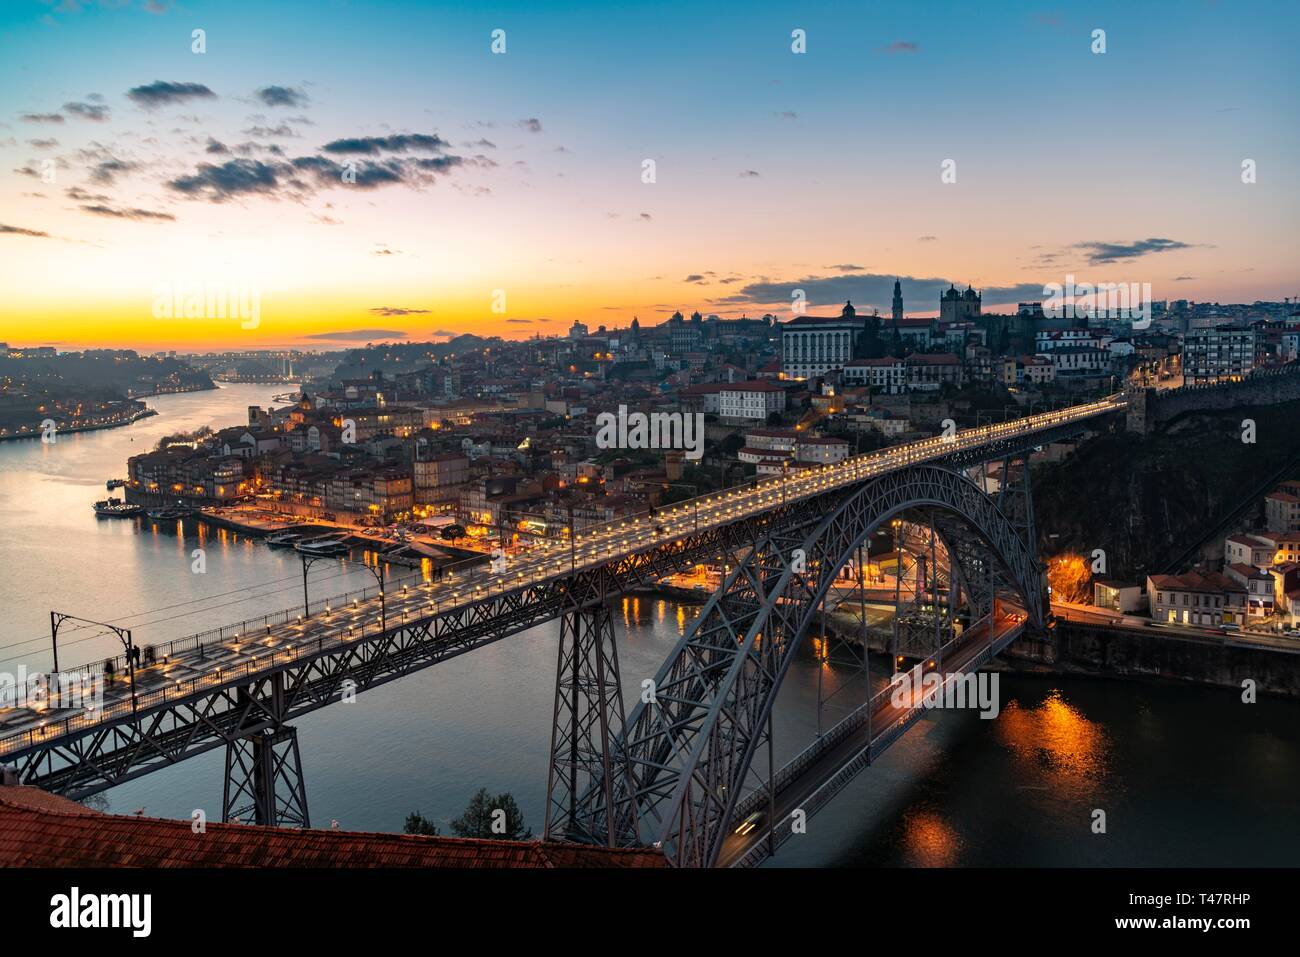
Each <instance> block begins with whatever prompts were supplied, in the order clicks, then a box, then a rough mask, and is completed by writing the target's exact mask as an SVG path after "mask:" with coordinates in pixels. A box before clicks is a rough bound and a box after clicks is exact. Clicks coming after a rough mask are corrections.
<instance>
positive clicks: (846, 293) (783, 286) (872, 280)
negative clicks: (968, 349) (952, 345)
mask: <svg viewBox="0 0 1300 957" xmlns="http://www.w3.org/2000/svg"><path fill="white" fill-rule="evenodd" d="M895 278H897V279H899V280H900V281H901V282H902V284H903V299H904V301H905V302H906V303H907V305H908V307H909V308H911V309H915V310H916V311H918V312H921V311H925V312H932V311H937V310H938V308H939V296H940V295H941V294H942V293H943V291H944V290H945V289H947V288H948V287H949V285H953V283H952V281H951V280H948V279H942V278H938V277H916V276H898V277H895V276H894V275H893V274H890V275H884V274H877V273H857V274H849V275H844V276H807V277H805V278H803V279H797V280H790V281H785V282H776V281H768V280H764V281H761V282H753V283H750V284H748V285H746V286H744V287H742V288H741V290H740V291H739V292H738V293H737V294H736V295H734V296H729V297H727V298H725V299H717V300H713V301H714V302H715V303H718V304H724V305H725V304H742V305H743V304H761V305H771V304H775V303H787V304H788V303H789V302H791V299H792V296H791V294H792V293H793V291H794V290H795V289H802V290H803V291H804V294H805V295H806V296H807V297H808V301H809V303H816V304H818V305H816V306H814V307H813V308H814V309H816V308H830V307H832V306H833V305H834V304H838V303H843V302H844V301H845V300H852V301H853V303H854V305H855V306H856V307H857V308H858V310H859V311H862V310H863V309H867V308H871V307H873V306H874V307H876V308H879V309H881V310H887V308H888V306H889V304H890V303H891V302H892V300H893V296H894V280H895ZM963 285H964V284H963ZM980 292H981V294H982V295H983V302H984V305H985V307H988V306H991V305H998V304H1004V303H1016V302H1021V301H1024V300H1027V299H1041V298H1042V297H1043V285H1042V283H1018V284H1016V285H1012V286H989V287H985V288H984V289H981V290H980Z"/></svg>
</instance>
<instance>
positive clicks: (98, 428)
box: [0, 408, 158, 442]
mask: <svg viewBox="0 0 1300 957" xmlns="http://www.w3.org/2000/svg"><path fill="white" fill-rule="evenodd" d="M157 414H158V413H157V412H156V411H155V410H154V409H149V408H144V409H141V410H139V411H138V412H134V413H132V414H131V416H130V417H129V418H126V419H123V420H122V421H120V422H101V423H98V424H96V425H60V426H56V427H55V429H54V436H55V441H57V440H58V436H60V435H72V434H73V433H75V432H102V431H103V430H105V429H120V428H122V426H124V425H131V424H132V423H133V422H139V421H140V420H141V419H147V418H149V417H150V416H153V415H157ZM43 434H44V433H43V432H41V431H39V430H38V431H35V432H27V433H24V434H22V435H0V442H19V441H23V440H28V441H30V440H32V439H39V438H41V436H42V435H43Z"/></svg>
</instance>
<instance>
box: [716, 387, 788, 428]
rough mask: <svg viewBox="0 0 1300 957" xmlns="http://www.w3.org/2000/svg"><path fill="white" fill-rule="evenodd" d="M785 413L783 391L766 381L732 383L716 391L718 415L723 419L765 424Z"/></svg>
mask: <svg viewBox="0 0 1300 957" xmlns="http://www.w3.org/2000/svg"><path fill="white" fill-rule="evenodd" d="M784 411H785V389H783V388H782V387H781V386H779V385H777V384H776V383H775V382H770V381H768V380H766V379H756V380H754V381H752V382H732V383H729V384H726V385H723V386H722V388H721V389H720V390H719V391H718V415H719V417H720V418H723V419H733V420H742V421H749V422H766V421H767V417H768V416H769V415H771V414H772V413H773V412H784Z"/></svg>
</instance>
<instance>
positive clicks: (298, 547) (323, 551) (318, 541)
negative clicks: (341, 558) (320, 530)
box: [293, 536, 351, 555]
mask: <svg viewBox="0 0 1300 957" xmlns="http://www.w3.org/2000/svg"><path fill="white" fill-rule="evenodd" d="M293 547H294V550H295V551H299V552H302V554H304V555H342V554H343V553H344V552H346V551H349V550H350V547H351V546H349V545H348V543H347V542H346V541H345V540H344V539H342V538H331V537H328V536H326V537H325V538H313V539H311V540H310V541H305V542H298V543H296V544H295V545H294V546H293Z"/></svg>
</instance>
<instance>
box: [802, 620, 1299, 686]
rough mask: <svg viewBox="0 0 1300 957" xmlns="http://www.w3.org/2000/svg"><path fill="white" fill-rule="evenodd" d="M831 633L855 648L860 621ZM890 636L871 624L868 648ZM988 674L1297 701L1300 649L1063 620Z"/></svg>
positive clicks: (829, 624) (830, 627)
mask: <svg viewBox="0 0 1300 957" xmlns="http://www.w3.org/2000/svg"><path fill="white" fill-rule="evenodd" d="M868 607H870V606H868ZM826 630H827V631H828V632H830V633H831V634H832V635H834V636H835V637H837V638H839V639H841V640H843V641H847V642H850V643H853V644H856V643H857V642H858V640H859V638H858V634H859V626H858V617H857V615H848V614H844V613H841V612H829V613H827V615H826ZM889 634H890V633H889V629H888V628H878V627H871V626H870V625H868V628H867V648H868V649H869V650H871V651H873V652H879V653H881V654H888V652H889ZM989 668H990V670H993V671H999V672H1004V673H1010V672H1018V673H1022V674H1027V675H1040V676H1051V677H1072V678H1099V679H1112V680H1113V679H1123V680H1130V681H1154V682H1159V683H1163V684H1177V685H1189V684H1190V685H1200V686H1204V687H1212V688H1231V689H1235V690H1236V691H1238V692H1240V691H1242V690H1243V689H1244V687H1245V686H1244V684H1243V683H1244V682H1246V681H1251V682H1253V687H1254V689H1255V690H1256V691H1257V692H1258V693H1260V694H1266V695H1276V696H1278V697H1284V698H1300V643H1297V644H1296V646H1295V647H1287V646H1284V645H1279V644H1276V643H1270V644H1264V643H1254V644H1252V643H1250V642H1247V641H1242V640H1240V639H1237V640H1228V639H1216V638H1213V637H1209V636H1201V635H1190V634H1180V633H1178V632H1175V631H1169V630H1164V629H1161V630H1155V629H1152V630H1149V631H1144V632H1140V633H1139V632H1134V631H1124V630H1121V629H1116V628H1107V627H1105V626H1102V625H1083V624H1079V623H1077V622H1067V621H1059V622H1058V623H1057V626H1056V627H1055V628H1054V629H1053V630H1052V637H1051V639H1050V640H1049V639H1042V638H1032V637H1025V638H1021V639H1019V640H1018V641H1016V642H1014V643H1013V644H1012V645H1011V646H1010V647H1009V648H1008V649H1007V650H1006V651H1004V652H1003V653H1002V654H1001V655H1000V656H999V657H998V658H996V659H995V660H994V661H993V663H992V664H991V665H990V666H989Z"/></svg>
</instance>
